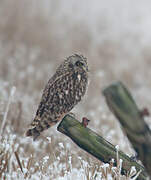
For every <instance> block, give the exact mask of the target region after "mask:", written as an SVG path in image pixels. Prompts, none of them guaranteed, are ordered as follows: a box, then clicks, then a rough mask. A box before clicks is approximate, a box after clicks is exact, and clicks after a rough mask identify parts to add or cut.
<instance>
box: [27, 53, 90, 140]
mask: <svg viewBox="0 0 151 180" xmlns="http://www.w3.org/2000/svg"><path fill="white" fill-rule="evenodd" d="M87 83H88V65H87V60H86V58H85V57H83V56H82V55H77V54H75V55H72V56H69V57H68V58H67V59H66V60H64V62H63V63H62V64H61V65H60V66H59V67H58V69H57V70H56V73H55V74H54V75H53V76H52V78H51V79H50V80H49V81H48V83H47V84H46V87H45V89H44V91H43V95H42V99H41V102H40V104H39V107H38V110H37V113H36V116H35V119H34V120H33V122H32V123H31V126H32V128H31V129H29V130H28V131H27V133H26V135H27V136H33V138H34V140H35V139H36V138H37V137H38V136H39V135H40V132H42V131H44V130H45V129H48V128H49V127H51V126H52V125H54V124H56V123H57V122H58V121H59V120H61V119H62V118H63V117H64V116H65V114H67V113H69V112H70V111H71V109H72V108H73V107H74V106H75V105H76V104H77V103H78V102H79V101H81V98H82V96H84V94H85V92H86V88H87Z"/></svg>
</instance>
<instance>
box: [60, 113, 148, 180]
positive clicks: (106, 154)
mask: <svg viewBox="0 0 151 180" xmlns="http://www.w3.org/2000/svg"><path fill="white" fill-rule="evenodd" d="M57 129H58V131H60V132H61V133H63V134H65V135H67V136H68V137H70V138H71V139H72V140H73V141H74V142H75V143H76V144H77V145H78V146H79V147H80V148H82V149H84V150H85V151H87V152H88V153H90V154H92V155H93V156H95V157H96V158H97V159H99V160H101V161H102V162H104V163H109V162H110V160H111V159H112V158H114V159H115V160H116V148H115V147H114V146H113V145H112V144H111V143H109V142H108V141H106V140H105V139H104V138H103V137H101V136H99V135H98V134H97V133H95V132H94V131H92V130H91V129H89V128H87V127H86V128H85V127H84V126H83V125H82V123H80V122H79V121H78V120H76V119H75V118H74V117H72V116H70V115H66V116H65V117H64V118H63V120H62V121H61V123H60V124H59V125H58V127H57ZM119 158H120V159H122V160H123V163H122V164H123V165H122V173H123V174H126V173H127V172H128V171H129V170H130V169H131V167H132V166H135V167H136V170H137V171H139V170H142V172H141V174H140V175H139V178H138V179H140V180H145V179H146V177H147V173H146V172H145V169H144V168H143V167H142V166H141V165H140V164H138V163H137V162H136V161H134V160H132V159H131V158H129V157H128V156H127V155H126V154H124V153H123V152H122V151H119Z"/></svg>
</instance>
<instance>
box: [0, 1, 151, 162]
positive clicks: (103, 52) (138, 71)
mask: <svg viewBox="0 0 151 180" xmlns="http://www.w3.org/2000/svg"><path fill="white" fill-rule="evenodd" d="M150 7H151V1H149V0H144V1H138V0H133V1H131V0H125V1H120V0H110V1H105V0H95V1H91V0H83V1H74V0H70V1H65V0H63V1H59V0H55V1H53V0H43V1H41V0H22V1H20V0H13V1H11V0H1V1H0V120H1V122H2V117H3V115H4V112H5V108H6V104H7V102H8V97H9V94H10V90H11V88H12V86H15V87H16V93H15V96H14V98H13V100H12V104H11V106H10V110H9V114H8V117H7V123H6V126H5V130H4V134H5V135H6V136H9V134H14V135H15V140H16V141H15V142H16V143H18V146H17V147H18V151H20V156H23V157H26V156H29V155H30V154H31V152H32V153H33V154H38V155H39V154H40V155H41V156H44V155H45V154H46V153H50V152H52V151H53V153H55V154H57V153H58V152H57V150H58V143H59V142H62V143H63V144H64V146H67V147H70V149H72V153H73V154H74V153H75V154H78V153H79V154H80V155H81V154H82V156H83V157H84V156H85V152H83V151H81V150H80V148H77V146H76V145H74V144H73V143H72V142H71V140H69V139H68V138H67V137H65V136H63V135H62V134H60V133H59V132H57V130H56V126H55V127H53V128H51V129H49V130H48V131H47V132H45V133H44V134H43V136H45V137H47V136H48V137H50V138H51V143H52V144H53V147H55V146H54V145H56V148H52V146H51V147H48V143H47V142H45V141H43V137H41V138H40V139H39V140H38V142H32V139H31V138H26V137H25V135H24V133H25V131H26V130H27V128H28V124H29V123H30V122H31V121H32V119H33V118H34V116H35V113H36V109H37V106H38V103H39V101H40V98H41V94H42V91H43V88H44V86H45V84H46V83H47V81H48V79H49V78H50V77H51V76H52V74H53V73H54V72H55V70H56V68H57V66H58V65H59V64H60V63H61V62H62V61H63V60H64V59H65V58H66V57H67V56H69V55H72V54H73V53H80V54H83V55H84V56H86V57H87V58H88V63H89V67H90V74H89V88H88V91H87V95H86V96H85V98H84V99H83V101H82V102H81V103H80V104H78V105H77V107H76V108H74V110H73V111H72V112H73V113H75V115H76V117H77V118H78V119H79V120H80V119H81V117H83V116H86V117H88V118H89V119H91V122H90V124H89V127H90V128H91V129H93V130H94V131H96V132H97V133H99V134H101V135H102V136H103V137H105V138H106V139H107V140H108V141H110V142H111V143H113V144H115V145H116V144H118V145H119V146H120V149H122V150H123V151H124V152H125V153H127V154H132V153H133V151H132V149H131V147H130V145H129V143H128V140H127V139H126V138H125V137H124V135H123V133H122V131H121V129H120V126H119V124H118V121H117V120H116V119H115V118H114V116H113V115H112V113H111V112H110V111H109V109H108V107H107V105H106V103H105V101H104V97H103V95H102V94H101V91H102V90H103V89H104V88H105V87H106V86H108V85H109V84H111V83H113V82H115V81H119V80H120V81H122V82H123V83H124V84H125V85H126V86H127V87H128V88H129V89H130V91H131V92H132V94H133V96H134V98H135V100H136V102H137V104H138V106H139V108H140V109H141V108H143V107H144V106H145V107H148V108H149V109H151V95H150V90H151V80H150V77H151V70H150V69H151V23H150V22H151V21H150V19H151V11H150ZM146 121H147V122H148V124H150V125H151V119H150V118H147V119H146ZM1 122H0V123H1ZM37 144H38V145H37ZM39 147H42V149H41V148H40V149H39ZM23 152H24V153H23ZM41 156H39V157H41ZM86 158H87V159H89V158H90V159H91V157H90V156H87V154H86Z"/></svg>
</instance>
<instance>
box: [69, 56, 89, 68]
mask: <svg viewBox="0 0 151 180" xmlns="http://www.w3.org/2000/svg"><path fill="white" fill-rule="evenodd" d="M68 60H69V67H70V69H71V70H72V71H73V70H74V71H81V72H82V71H85V72H88V65H87V61H86V58H84V57H83V56H82V55H78V54H74V55H72V56H70V57H69V58H68Z"/></svg>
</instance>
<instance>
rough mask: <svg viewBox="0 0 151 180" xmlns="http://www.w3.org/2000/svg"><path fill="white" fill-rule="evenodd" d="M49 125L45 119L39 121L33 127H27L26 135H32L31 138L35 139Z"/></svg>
mask: <svg viewBox="0 0 151 180" xmlns="http://www.w3.org/2000/svg"><path fill="white" fill-rule="evenodd" d="M49 127H50V125H49V124H48V123H47V121H39V122H38V123H37V124H36V126H35V127H33V128H31V129H28V131H27V132H26V136H33V140H34V141H35V140H36V139H37V137H38V136H40V133H41V132H42V131H44V130H46V129H48V128H49Z"/></svg>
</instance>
